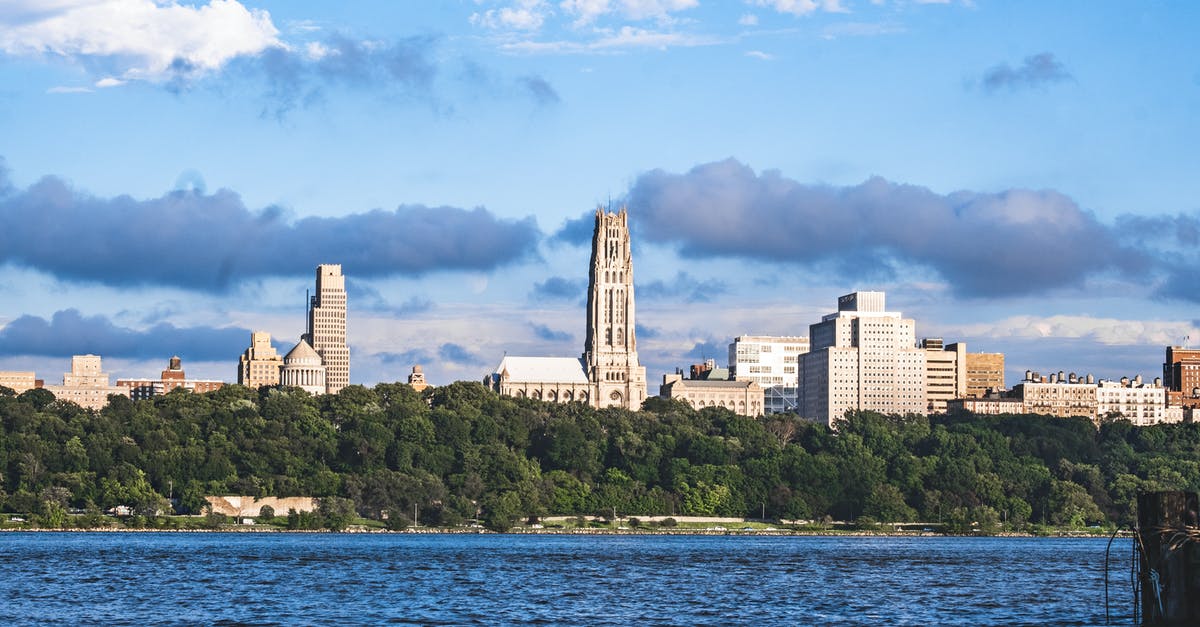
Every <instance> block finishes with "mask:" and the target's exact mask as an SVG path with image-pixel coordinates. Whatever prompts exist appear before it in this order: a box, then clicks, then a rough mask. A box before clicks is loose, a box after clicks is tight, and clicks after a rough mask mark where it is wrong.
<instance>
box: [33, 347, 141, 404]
mask: <svg viewBox="0 0 1200 627" xmlns="http://www.w3.org/2000/svg"><path fill="white" fill-rule="evenodd" d="M110 381H111V380H110V379H109V377H108V374H107V373H105V372H104V368H103V367H102V364H101V362H100V357H99V356H98V355H75V356H73V357H71V371H70V372H67V373H64V374H63V383H62V385H47V386H45V389H46V390H48V391H50V393H51V394H54V397H55V398H57V399H59V400H63V401H71V402H74V403H75V404H76V405H79V406H80V407H87V408H89V409H103V408H104V406H105V405H107V404H108V396H109V395H110V394H116V395H119V396H129V389H128V388H123V387H119V386H116V385H112V384H111V382H110Z"/></svg>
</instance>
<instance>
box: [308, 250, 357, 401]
mask: <svg viewBox="0 0 1200 627" xmlns="http://www.w3.org/2000/svg"><path fill="white" fill-rule="evenodd" d="M304 339H305V340H307V342H308V344H309V345H310V346H311V347H312V348H313V350H315V351H316V352H317V354H318V355H320V357H321V363H322V364H323V365H324V366H325V393H326V394H337V393H338V392H339V391H341V389H342V388H344V387H346V386H347V385H350V348H349V347H348V346H347V345H346V277H344V276H342V266H341V265H340V264H321V265H319V266H317V293H316V294H313V295H312V297H311V299H310V300H309V307H308V333H306V334H305V335H304Z"/></svg>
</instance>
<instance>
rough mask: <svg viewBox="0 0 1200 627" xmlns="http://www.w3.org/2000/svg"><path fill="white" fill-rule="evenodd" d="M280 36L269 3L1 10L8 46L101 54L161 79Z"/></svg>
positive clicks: (135, 1) (0, 46) (81, 4)
mask: <svg viewBox="0 0 1200 627" xmlns="http://www.w3.org/2000/svg"><path fill="white" fill-rule="evenodd" d="M19 4H28V5H29V6H35V5H34V4H32V3H19ZM278 36H279V31H278V30H277V29H276V28H275V26H274V25H273V24H272V23H271V16H270V15H269V14H268V13H267V12H266V11H263V10H258V9H247V8H246V7H244V6H242V4H241V3H239V2H237V0H210V2H209V3H208V4H207V5H203V6H199V7H195V6H186V5H180V4H178V3H177V2H175V1H173V0H168V1H161V0H160V1H153V0H104V1H80V0H77V1H74V2H70V1H60V2H56V3H55V4H53V5H51V6H50V7H49V8H44V7H39V9H38V10H36V11H35V10H34V9H28V10H26V11H24V12H21V11H19V10H13V9H12V7H9V8H8V10H6V11H5V12H2V13H0V51H3V52H4V53H5V54H8V55H42V56H58V57H65V58H68V59H73V60H79V61H83V60H87V61H96V60H101V61H104V62H107V63H110V64H112V65H113V68H112V69H114V70H115V71H116V73H117V74H119V75H120V76H121V78H123V79H125V80H149V81H156V82H157V81H164V80H168V79H171V78H173V77H176V76H178V75H179V74H181V73H182V74H185V75H198V74H203V73H206V72H211V71H215V70H219V69H220V68H221V67H223V66H224V65H225V64H226V63H228V62H229V61H230V60H231V59H233V58H235V57H238V56H241V55H252V54H257V53H259V52H262V51H263V50H264V49H266V48H269V47H272V46H282V45H283V44H282V43H281V42H280V40H279V38H278Z"/></svg>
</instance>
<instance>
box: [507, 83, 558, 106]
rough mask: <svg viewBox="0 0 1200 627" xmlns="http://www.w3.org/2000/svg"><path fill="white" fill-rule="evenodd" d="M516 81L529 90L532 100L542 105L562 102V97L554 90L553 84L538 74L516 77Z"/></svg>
mask: <svg viewBox="0 0 1200 627" xmlns="http://www.w3.org/2000/svg"><path fill="white" fill-rule="evenodd" d="M517 83H518V84H519V85H521V86H522V87H524V88H525V89H526V90H527V91H528V92H529V95H530V96H531V97H532V98H533V100H534V102H536V103H538V104H539V105H542V106H543V107H545V106H550V105H556V104H558V103H560V102H562V99H561V98H559V97H558V92H557V91H555V89H554V86H552V85H551V84H550V83H548V82H546V79H544V78H542V77H540V76H522V77H521V78H518V79H517Z"/></svg>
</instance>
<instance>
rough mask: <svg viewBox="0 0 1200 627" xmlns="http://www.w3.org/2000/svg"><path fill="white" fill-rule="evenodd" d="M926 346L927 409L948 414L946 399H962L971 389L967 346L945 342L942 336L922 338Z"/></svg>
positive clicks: (928, 411) (922, 342) (934, 412)
mask: <svg viewBox="0 0 1200 627" xmlns="http://www.w3.org/2000/svg"><path fill="white" fill-rule="evenodd" d="M921 348H923V349H925V411H926V413H930V414H944V413H946V402H947V401H950V400H953V399H956V398H960V397H961V396H963V395H964V394H965V393H966V388H967V345H966V344H964V343H963V342H955V343H954V344H950V345H945V344H944V343H943V342H942V338H938V337H932V338H925V339H923V340H921Z"/></svg>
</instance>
